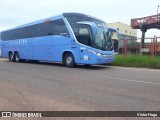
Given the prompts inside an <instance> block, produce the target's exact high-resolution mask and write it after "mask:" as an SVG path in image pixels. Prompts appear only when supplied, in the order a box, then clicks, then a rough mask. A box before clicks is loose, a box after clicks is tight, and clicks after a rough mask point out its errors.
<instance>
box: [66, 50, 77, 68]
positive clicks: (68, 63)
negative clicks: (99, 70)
mask: <svg viewBox="0 0 160 120" xmlns="http://www.w3.org/2000/svg"><path fill="white" fill-rule="evenodd" d="M63 64H64V65H65V66H67V67H71V68H73V67H74V66H75V60H74V56H73V55H72V54H71V53H67V54H66V55H65V56H64V61H63Z"/></svg>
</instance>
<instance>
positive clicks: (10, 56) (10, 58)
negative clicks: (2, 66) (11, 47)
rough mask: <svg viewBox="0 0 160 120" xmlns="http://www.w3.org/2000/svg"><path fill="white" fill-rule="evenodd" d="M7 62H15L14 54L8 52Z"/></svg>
mask: <svg viewBox="0 0 160 120" xmlns="http://www.w3.org/2000/svg"><path fill="white" fill-rule="evenodd" d="M9 61H11V62H14V61H15V58H14V54H13V53H12V52H9Z"/></svg>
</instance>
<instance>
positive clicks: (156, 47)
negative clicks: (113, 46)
mask: <svg viewBox="0 0 160 120" xmlns="http://www.w3.org/2000/svg"><path fill="white" fill-rule="evenodd" d="M159 38H160V37H156V36H155V37H153V38H145V44H141V38H138V39H136V40H135V39H124V40H123V45H122V46H121V47H120V48H119V53H120V54H123V55H124V56H127V55H128V54H140V55H144V54H149V55H151V56H153V57H156V56H158V55H160V41H159ZM128 41H130V43H128Z"/></svg>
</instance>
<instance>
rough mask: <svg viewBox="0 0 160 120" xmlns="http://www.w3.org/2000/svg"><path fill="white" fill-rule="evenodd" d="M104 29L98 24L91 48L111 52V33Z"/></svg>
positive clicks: (103, 26)
mask: <svg viewBox="0 0 160 120" xmlns="http://www.w3.org/2000/svg"><path fill="white" fill-rule="evenodd" d="M106 29H107V28H106V27H105V25H99V24H98V34H97V35H95V37H94V38H93V46H92V47H94V48H97V49H100V50H104V51H108V50H113V44H112V39H111V33H110V32H109V31H108V30H107V31H106Z"/></svg>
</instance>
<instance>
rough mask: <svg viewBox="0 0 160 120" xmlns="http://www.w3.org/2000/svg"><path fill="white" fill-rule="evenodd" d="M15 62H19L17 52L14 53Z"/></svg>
mask: <svg viewBox="0 0 160 120" xmlns="http://www.w3.org/2000/svg"><path fill="white" fill-rule="evenodd" d="M15 61H16V62H20V61H21V59H20V56H19V53H18V52H15Z"/></svg>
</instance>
